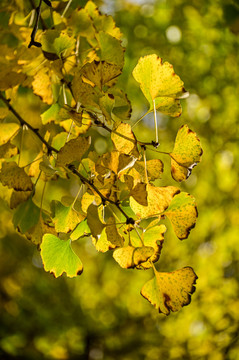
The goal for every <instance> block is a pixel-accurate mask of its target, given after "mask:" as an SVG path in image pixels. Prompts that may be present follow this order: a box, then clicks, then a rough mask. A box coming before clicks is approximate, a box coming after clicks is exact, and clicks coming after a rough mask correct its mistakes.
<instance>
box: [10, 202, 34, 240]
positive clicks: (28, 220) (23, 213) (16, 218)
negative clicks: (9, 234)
mask: <svg viewBox="0 0 239 360" xmlns="http://www.w3.org/2000/svg"><path fill="white" fill-rule="evenodd" d="M39 217H40V208H39V207H38V206H36V205H35V204H34V202H33V201H32V197H30V198H29V199H28V200H27V201H25V202H24V203H22V204H20V205H19V206H18V207H17V209H16V210H15V213H14V215H13V220H12V221H13V225H14V227H15V228H18V229H19V231H20V232H21V233H23V234H25V233H26V232H27V231H28V230H29V229H31V228H32V227H33V226H34V225H36V224H37V223H38V221H39Z"/></svg>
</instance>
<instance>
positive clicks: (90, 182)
mask: <svg viewBox="0 0 239 360" xmlns="http://www.w3.org/2000/svg"><path fill="white" fill-rule="evenodd" d="M0 99H1V100H2V101H3V102H4V103H5V104H6V105H7V107H8V109H9V110H10V111H11V112H12V114H13V115H15V117H16V118H17V119H18V121H19V122H20V124H21V126H24V125H25V126H27V128H28V129H30V130H31V131H32V132H33V133H34V134H35V135H36V136H37V137H38V138H39V139H40V140H41V142H42V143H43V144H45V145H46V147H47V150H48V153H52V152H55V153H58V152H59V150H57V149H55V148H54V147H53V146H51V145H50V144H49V143H48V142H47V141H46V140H45V139H44V138H43V137H42V136H41V135H40V134H39V132H38V129H35V128H33V127H32V126H31V125H30V124H29V123H28V122H27V121H25V120H24V119H23V118H22V117H21V116H20V115H19V114H18V112H17V111H16V110H15V109H14V108H13V107H12V105H11V104H10V102H9V100H7V99H6V98H5V97H4V96H3V95H2V94H1V93H0ZM66 167H67V169H68V170H70V171H71V172H72V173H73V174H75V175H76V176H78V177H79V178H80V180H81V181H82V183H83V184H87V185H88V186H89V187H90V188H91V189H92V190H94V191H95V192H96V193H97V194H98V195H99V196H100V198H101V200H102V203H103V204H105V203H107V202H108V203H110V204H113V205H115V206H116V207H117V208H118V209H119V211H120V212H121V213H122V214H123V215H124V217H125V218H126V223H127V224H134V220H133V219H132V218H131V217H129V216H128V215H127V214H126V213H125V212H124V210H123V209H122V208H121V206H120V204H119V203H118V202H116V201H113V200H111V199H108V198H107V197H105V196H104V195H103V194H102V193H101V192H100V191H99V190H98V189H97V187H96V186H95V185H94V184H93V182H92V181H91V180H88V179H87V178H86V177H84V176H83V175H81V173H80V172H79V171H78V170H77V169H76V168H75V166H74V165H67V166H66Z"/></svg>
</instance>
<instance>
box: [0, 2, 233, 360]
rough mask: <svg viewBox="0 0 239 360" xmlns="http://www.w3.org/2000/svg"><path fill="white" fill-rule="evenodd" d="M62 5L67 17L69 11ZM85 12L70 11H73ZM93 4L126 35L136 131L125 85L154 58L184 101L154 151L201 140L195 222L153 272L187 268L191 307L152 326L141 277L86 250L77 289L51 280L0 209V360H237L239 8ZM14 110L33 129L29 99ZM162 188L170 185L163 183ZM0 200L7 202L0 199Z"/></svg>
mask: <svg viewBox="0 0 239 360" xmlns="http://www.w3.org/2000/svg"><path fill="white" fill-rule="evenodd" d="M8 3H9V2H8V1H5V0H4V1H2V2H1V7H2V8H1V12H0V23H1V28H2V29H1V32H2V36H1V42H2V43H7V44H8V45H10V46H12V48H13V50H14V46H15V44H16V43H17V33H16V35H15V36H13V35H12V34H11V33H10V32H8V21H9V19H10V16H11V14H9V13H7V12H6V6H7V5H8ZM62 3H63V4H62V8H63V9H64V6H65V4H66V2H62ZM84 3H85V2H84V1H73V2H72V4H71V6H72V7H73V8H74V7H76V6H78V5H84ZM10 4H11V10H12V11H13V12H14V11H15V10H17V11H19V10H21V11H22V12H25V16H26V15H27V14H28V13H29V11H30V2H29V3H28V2H25V1H24V2H23V1H21V0H15V1H11V2H10ZM97 4H100V5H101V7H102V11H103V12H107V13H109V12H111V13H112V14H113V16H114V18H115V20H116V23H117V26H119V27H120V29H121V31H122V32H123V34H124V45H125V46H127V50H126V62H125V66H124V72H123V75H122V76H121V86H122V88H124V90H125V91H126V92H127V94H128V95H129V98H130V100H131V101H132V103H133V104H134V108H133V110H134V111H133V116H134V118H135V119H137V118H139V117H140V115H142V114H143V113H144V112H146V110H147V103H146V101H145V99H144V97H143V96H142V95H141V93H140V90H139V88H138V86H137V84H136V82H135V80H134V79H133V77H132V76H131V75H130V74H131V72H132V70H133V68H134V66H135V65H136V62H137V59H138V58H139V57H140V56H143V55H146V54H151V53H157V54H158V55H159V56H160V57H162V58H163V59H167V60H168V61H169V62H170V63H173V64H174V68H175V71H176V73H177V74H179V75H180V77H181V78H182V79H183V80H184V83H185V88H186V89H187V90H188V91H189V92H190V97H189V98H188V99H187V100H186V101H184V104H183V106H184V109H183V115H182V117H180V118H179V119H172V118H169V117H167V116H161V117H160V133H159V139H160V140H161V141H162V144H163V143H169V144H170V143H173V141H174V137H175V133H176V130H177V129H178V128H179V126H181V125H182V124H184V123H187V124H188V125H189V127H190V128H192V129H193V130H194V131H196V132H197V134H198V135H199V137H200V139H201V141H202V146H203V150H204V157H203V160H202V163H201V165H200V167H197V168H196V169H195V170H194V173H193V174H192V175H191V177H190V178H189V179H188V181H186V182H185V183H184V184H183V185H182V186H181V188H182V189H183V190H185V191H189V192H190V193H191V194H193V195H194V196H195V197H196V199H197V204H198V210H199V218H198V221H197V227H196V229H195V230H193V231H192V232H191V234H190V237H189V239H188V240H187V241H185V242H182V243H180V244H178V240H177V238H176V236H175V235H174V234H173V232H172V231H171V230H170V229H169V230H168V231H167V233H166V239H167V242H166V243H165V246H164V249H163V252H162V255H161V260H160V266H162V268H163V267H164V266H165V265H167V268H168V269H169V270H173V269H174V268H179V267H182V266H185V265H187V264H190V265H192V266H193V268H194V269H195V271H196V273H197V275H198V277H199V279H198V281H197V291H196V293H195V294H194V297H193V299H192V303H191V305H190V306H189V307H185V308H183V309H182V310H181V311H180V312H179V313H175V314H172V315H171V317H164V316H163V315H159V314H157V313H156V312H155V310H153V309H151V306H150V305H149V304H148V303H147V302H145V300H144V299H143V298H140V297H139V291H140V289H141V286H142V283H143V281H144V280H145V281H147V280H148V279H149V277H150V275H149V274H148V273H147V272H142V274H141V276H140V277H139V276H137V275H138V274H137V273H136V274H135V273H134V272H133V271H132V272H131V271H130V270H123V269H121V268H120V267H119V266H118V265H117V264H116V263H115V261H114V260H113V259H112V258H111V256H110V255H108V254H98V253H96V251H95V249H94V248H93V246H91V245H90V244H89V242H87V241H86V240H84V243H83V244H82V245H83V246H81V254H82V251H83V254H82V255H81V256H82V257H84V259H85V261H84V262H85V271H84V273H83V274H82V275H81V277H80V278H77V279H66V278H65V277H61V278H59V279H54V278H53V277H52V276H51V275H49V274H47V273H45V272H44V271H43V269H42V265H41V262H40V258H39V254H38V251H37V250H36V249H35V247H33V246H32V245H31V244H30V243H28V242H27V241H26V240H25V239H23V238H21V237H20V236H18V235H17V234H16V232H15V230H14V229H13V227H12V225H11V223H10V220H9V218H10V216H9V215H10V211H9V210H8V208H7V207H6V205H5V203H4V202H2V203H1V204H0V210H1V215H0V237H1V238H2V239H1V242H0V251H1V262H0V275H1V280H0V281H1V282H0V295H1V314H0V316H1V328H0V339H1V340H0V356H1V358H3V359H11V358H17V359H33V358H34V359H42V358H46V359H93V360H94V359H95V360H100V359H105V360H113V359H119V360H131V359H145V360H158V359H178V360H179V359H205V360H206V359H209V360H223V359H229V360H237V359H238V353H239V343H238V332H239V291H238V273H239V266H238V264H239V250H238V245H237V244H238V230H239V229H238V219H239V208H238V201H239V188H238V163H239V148H238V131H239V123H238V119H239V103H238V96H239V71H238V63H239V52H238V45H239V34H238V23H239V16H238V11H239V10H238V3H237V1H230V0H228V1H226V0H225V1H223V0H221V1H220V0H216V1H215V0H214V1H213V0H209V1H206V0H203V1H200V2H199V1H197V0H193V1H189V0H174V1H173V0H167V1H166V0H165V1H138V2H136V1H133V0H132V1H119V0H118V1H114V2H112V1H105V2H103V1H101V2H97ZM63 5H64V6H63ZM13 95H14V94H13ZM19 107H21V110H22V111H23V114H24V112H25V113H26V117H27V118H29V116H31V119H32V122H33V123H34V124H35V125H37V122H38V121H39V114H40V109H39V107H40V104H39V101H38V100H37V98H36V97H30V96H28V94H25V93H24V92H23V93H22V97H21V99H20V100H19ZM41 110H42V109H41ZM166 125H167V128H168V129H169V130H167V132H165V131H164V130H165V127H166ZM152 127H153V119H152V117H151V116H150V115H149V116H148V117H147V118H146V119H145V120H143V121H142V122H141V123H139V125H137V126H136V127H135V128H134V130H135V132H136V135H137V134H140V139H141V140H142V141H143V140H146V139H148V138H149V136H151V137H152ZM28 141H32V139H31V137H30V138H29V139H28ZM103 145H104V144H103ZM99 146H102V144H99ZM161 150H162V151H164V150H165V151H168V150H169V149H163V148H162V149H161ZM153 155H155V153H153V152H150V154H148V156H153ZM155 157H156V156H155ZM164 181H165V183H167V184H168V183H170V182H171V184H172V185H175V182H174V181H173V180H172V179H171V177H170V174H169V173H168V174H166V177H165V179H164ZM161 184H162V182H161ZM62 186H63V185H62ZM0 191H1V193H2V192H3V191H5V190H3V187H1V188H0ZM61 191H63V188H62V189H61ZM6 196H7V194H6ZM50 196H51V197H52V198H57V189H56V190H54V188H53V187H52V192H51V195H50ZM176 245H177V246H176ZM82 248H83V249H84V250H82ZM75 250H76V251H77V249H75Z"/></svg>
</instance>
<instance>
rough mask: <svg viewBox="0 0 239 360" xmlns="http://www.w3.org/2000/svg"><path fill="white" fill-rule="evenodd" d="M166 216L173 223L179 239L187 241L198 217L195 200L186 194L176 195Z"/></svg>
mask: <svg viewBox="0 0 239 360" xmlns="http://www.w3.org/2000/svg"><path fill="white" fill-rule="evenodd" d="M164 215H166V216H167V217H168V218H169V220H170V221H171V223H172V226H173V229H174V232H175V234H176V235H177V237H178V238H179V239H180V240H183V239H186V238H187V237H188V235H189V233H190V231H191V229H192V228H194V226H195V224H196V220H197V216H198V213H197V207H196V202H195V198H194V197H193V196H192V195H189V194H187V193H185V192H181V193H180V194H177V195H175V196H174V198H173V199H172V201H171V203H170V205H169V207H168V208H167V209H166V210H165V211H164Z"/></svg>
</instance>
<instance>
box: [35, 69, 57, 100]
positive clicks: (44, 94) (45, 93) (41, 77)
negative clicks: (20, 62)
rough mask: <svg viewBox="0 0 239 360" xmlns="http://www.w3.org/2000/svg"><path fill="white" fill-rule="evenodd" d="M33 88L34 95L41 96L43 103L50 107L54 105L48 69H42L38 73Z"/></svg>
mask: <svg viewBox="0 0 239 360" xmlns="http://www.w3.org/2000/svg"><path fill="white" fill-rule="evenodd" d="M32 88H33V92H34V94H36V95H38V96H40V98H41V99H42V101H43V102H45V103H46V104H48V105H51V104H52V103H53V91H52V81H51V77H50V74H49V70H48V69H46V68H42V69H41V70H39V71H38V72H37V73H36V75H35V76H34V80H33V81H32Z"/></svg>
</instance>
